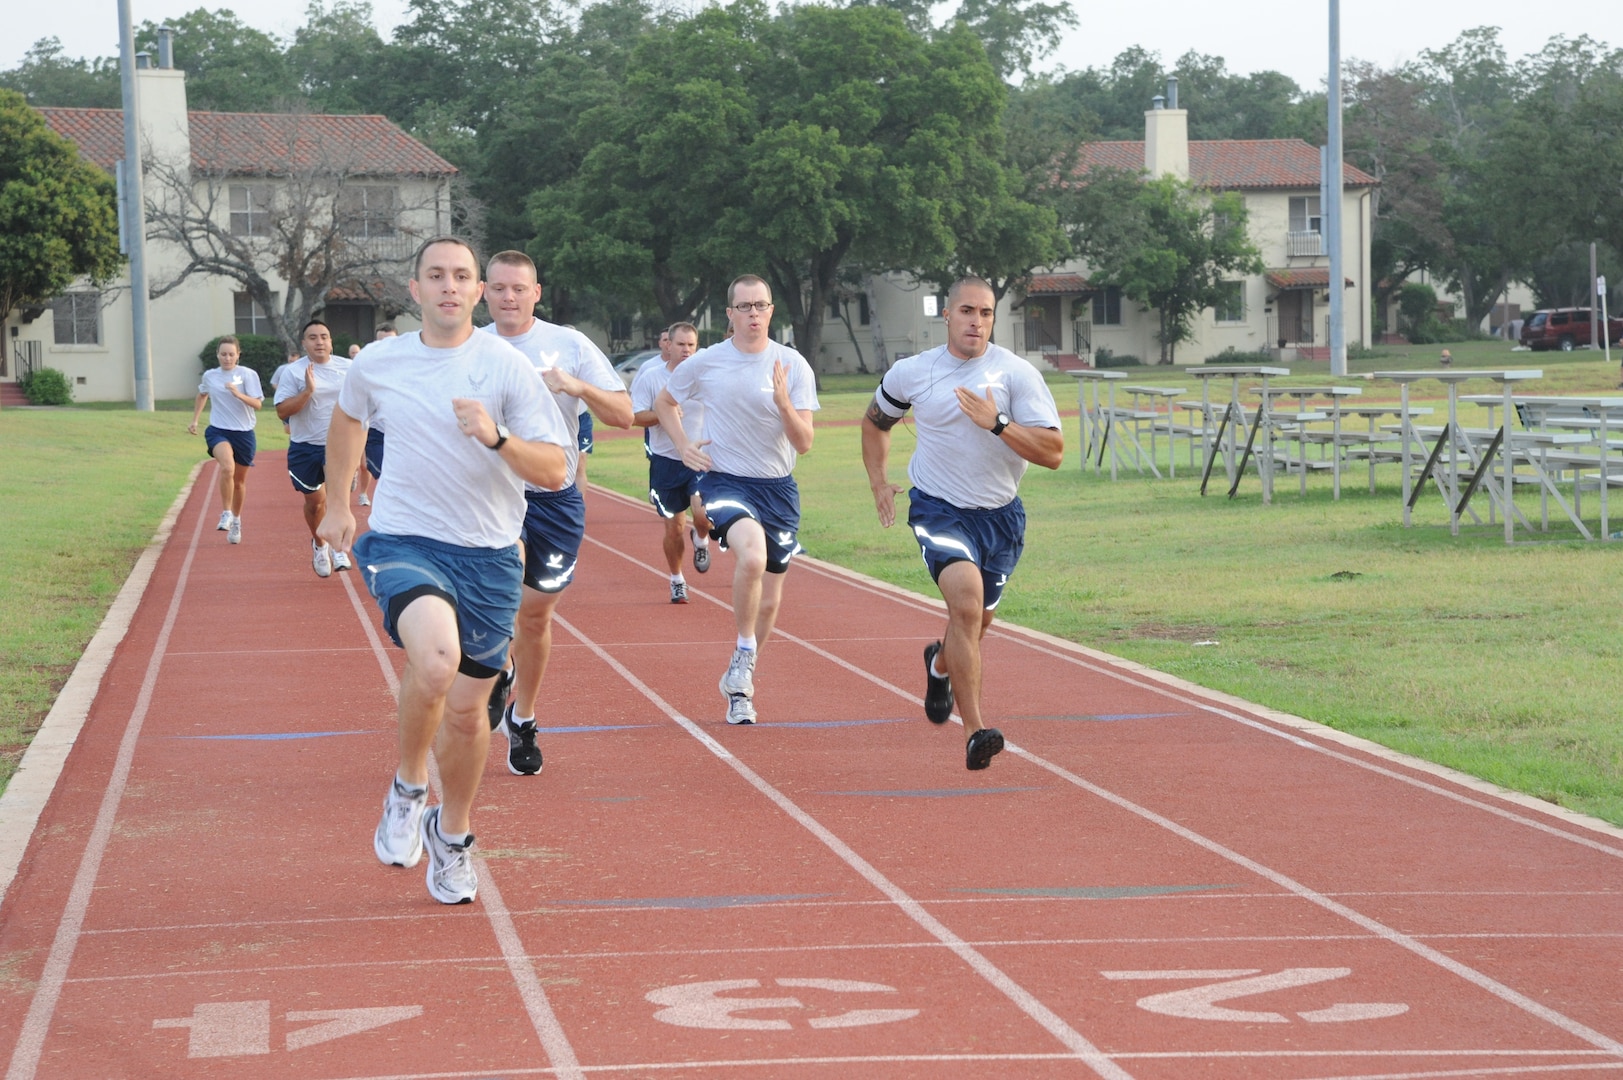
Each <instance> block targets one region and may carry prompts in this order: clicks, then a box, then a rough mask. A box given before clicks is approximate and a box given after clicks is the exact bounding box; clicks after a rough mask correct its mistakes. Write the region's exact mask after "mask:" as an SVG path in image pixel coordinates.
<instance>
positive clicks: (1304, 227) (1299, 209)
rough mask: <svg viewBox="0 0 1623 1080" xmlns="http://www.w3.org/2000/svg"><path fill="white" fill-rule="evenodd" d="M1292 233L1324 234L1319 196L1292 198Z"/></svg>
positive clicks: (1296, 196)
mask: <svg viewBox="0 0 1623 1080" xmlns="http://www.w3.org/2000/svg"><path fill="white" fill-rule="evenodd" d="M1290 231H1291V232H1295V233H1300V232H1313V233H1316V232H1323V231H1324V229H1323V218H1321V217H1320V216H1319V197H1318V196H1317V195H1292V196H1291V221H1290Z"/></svg>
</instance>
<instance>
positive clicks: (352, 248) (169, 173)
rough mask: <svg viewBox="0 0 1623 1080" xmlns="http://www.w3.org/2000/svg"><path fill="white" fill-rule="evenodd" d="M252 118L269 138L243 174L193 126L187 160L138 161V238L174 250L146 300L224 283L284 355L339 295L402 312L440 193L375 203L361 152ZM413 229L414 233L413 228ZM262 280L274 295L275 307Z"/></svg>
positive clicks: (373, 183)
mask: <svg viewBox="0 0 1623 1080" xmlns="http://www.w3.org/2000/svg"><path fill="white" fill-rule="evenodd" d="M263 119H264V122H263V126H262V130H265V131H267V132H269V135H268V136H267V137H266V140H265V142H263V143H262V144H261V145H260V147H259V148H258V153H257V154H256V160H255V161H254V162H253V164H252V174H251V175H244V174H243V171H244V170H243V166H242V165H241V164H240V163H238V162H236V161H234V160H233V159H232V156H231V155H230V154H228V153H227V152H225V149H224V148H223V147H221V146H211V145H208V144H207V143H206V142H203V141H201V137H200V135H199V132H198V131H197V129H196V128H194V129H193V133H192V157H193V161H192V162H185V161H182V162H171V161H165V160H162V159H159V158H152V159H149V160H148V161H147V162H146V163H145V168H146V175H147V181H148V187H147V236H148V238H149V239H151V240H157V241H162V242H164V243H165V244H168V245H171V246H172V247H173V248H174V249H177V250H178V251H179V253H180V259H179V265H178V267H177V269H175V270H174V272H173V273H171V274H169V275H168V276H167V277H166V278H165V279H163V280H161V281H157V282H155V283H154V284H153V285H152V296H153V297H154V298H157V297H160V296H163V295H165V294H166V293H169V292H171V291H173V290H174V289H177V288H179V287H180V286H181V285H182V284H183V283H185V282H186V281H187V280H188V279H190V278H191V277H193V276H194V275H213V276H216V277H224V278H229V279H231V280H233V281H235V282H236V283H237V284H238V285H240V286H241V289H242V291H243V292H245V293H247V294H248V296H249V297H250V298H251V299H252V300H253V302H254V303H255V304H256V305H257V306H258V307H259V309H260V310H261V311H263V312H265V313H266V314H267V315H270V316H272V319H273V323H274V325H275V327H276V332H277V336H278V337H279V338H281V340H282V344H283V345H284V346H286V347H287V348H288V349H290V350H291V349H293V348H294V347H295V346H296V345H297V343H298V335H299V331H300V329H301V328H302V327H303V326H304V324H305V323H306V322H307V321H308V320H309V319H310V318H311V316H313V315H314V314H315V312H317V311H318V310H320V309H321V308H322V307H324V306H325V305H326V302H327V299H328V297H329V296H330V294H331V293H332V292H333V290H334V289H335V288H338V287H340V286H342V287H344V288H345V289H346V290H347V291H350V292H352V293H355V294H358V295H361V296H364V297H366V298H367V299H369V300H371V301H373V302H374V303H377V304H380V305H382V306H383V307H384V308H385V309H386V310H387V309H391V308H392V309H394V310H395V311H405V310H408V309H409V305H410V299H409V297H408V296H407V293H406V285H405V282H406V278H407V275H408V271H409V264H408V261H407V260H408V259H409V257H410V255H411V254H412V252H413V251H414V250H415V247H416V245H417V243H418V242H419V240H420V238H421V235H420V234H421V233H423V232H426V231H427V230H430V229H434V228H435V226H433V225H426V223H429V222H436V221H437V220H438V219H439V210H440V206H441V202H442V199H443V197H444V195H445V192H443V191H441V190H430V188H431V185H429V184H428V183H426V182H423V183H421V184H419V185H418V189H419V190H421V191H422V192H423V194H422V195H421V196H420V197H419V198H417V199H416V200H415V201H413V200H410V199H405V198H402V197H400V194H399V193H401V192H404V191H406V190H408V189H407V188H406V187H404V186H401V187H398V188H396V187H390V188H388V189H387V190H390V191H392V192H394V193H395V194H393V195H390V196H389V197H388V198H387V199H384V198H383V196H381V195H374V193H375V192H378V191H379V190H380V188H381V187H382V185H379V184H378V178H377V176H376V174H375V170H374V169H370V168H368V167H367V166H366V164H365V161H364V159H363V158H362V157H361V156H360V155H361V154H362V153H364V148H360V147H357V146H354V145H352V144H350V143H348V142H347V141H343V142H341V141H338V140H327V139H324V138H323V137H322V136H321V134H320V130H319V129H318V128H315V127H313V126H312V125H311V124H309V123H308V118H307V117H305V116H302V115H299V114H288V115H284V116H278V117H266V118H263ZM451 194H453V195H455V194H456V191H455V189H454V188H453V189H452V191H451ZM234 198H235V203H236V205H233V199H234ZM373 198H377V199H378V200H379V201H378V202H376V203H374V202H372V201H371V200H372V199H373ZM233 210H236V211H237V214H236V215H235V217H236V219H237V220H235V221H234V220H233V217H234V215H233V213H232V211H233ZM245 213H247V220H243V218H244V214H245ZM454 213H455V210H454V209H453V215H454ZM419 222H420V223H425V228H421V229H414V228H413V226H414V224H416V223H419ZM273 274H274V275H275V277H277V278H279V279H280V282H281V283H282V285H283V288H285V293H284V296H283V299H282V303H281V305H280V309H279V310H278V308H277V305H276V303H275V299H274V293H275V292H276V291H277V290H276V288H275V287H274V286H273V284H272V281H271V276H272V275H273Z"/></svg>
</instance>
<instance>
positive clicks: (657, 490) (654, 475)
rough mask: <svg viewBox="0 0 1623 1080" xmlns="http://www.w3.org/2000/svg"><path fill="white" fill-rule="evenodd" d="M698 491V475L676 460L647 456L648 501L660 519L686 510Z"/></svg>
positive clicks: (660, 456) (671, 516)
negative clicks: (657, 512)
mask: <svg viewBox="0 0 1623 1080" xmlns="http://www.w3.org/2000/svg"><path fill="white" fill-rule="evenodd" d="M698 490H699V474H698V473H696V472H694V471H693V470H692V469H690V468H688V467H687V466H686V465H684V464H683V463H682V462H681V461H679V460H678V459H676V458H670V457H665V456H664V455H662V454H649V455H648V501H649V502H650V503H652V504H653V507H654V509H655V510H658V511H659V516H660V517H662V518H673V517H675V516H676V515H678V514H680V513H683V512H684V511H686V510H687V509H688V504H689V502H690V501H691V500H692V498H693V495H694V493H696V492H697V491H698Z"/></svg>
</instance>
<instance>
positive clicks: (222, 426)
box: [186, 334, 265, 544]
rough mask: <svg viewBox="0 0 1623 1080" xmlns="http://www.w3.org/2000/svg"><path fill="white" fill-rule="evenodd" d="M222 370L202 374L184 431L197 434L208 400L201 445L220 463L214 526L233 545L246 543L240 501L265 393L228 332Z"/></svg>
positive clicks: (219, 352) (223, 344)
mask: <svg viewBox="0 0 1623 1080" xmlns="http://www.w3.org/2000/svg"><path fill="white" fill-rule="evenodd" d="M214 355H215V357H216V358H217V359H218V360H219V361H220V366H219V367H216V368H210V369H209V370H208V371H205V372H203V381H202V383H201V384H199V385H198V387H197V407H196V408H195V409H193V410H192V422H191V423H190V424H188V425H187V427H186V430H187V431H188V432H190V433H191V434H193V435H196V434H197V418H198V417H200V416H202V415H203V402H205V401H207V402H209V424H208V427H206V428H204V429H203V441H204V442H205V443H206V444H207V445H208V451H209V456H210V457H212V458H213V459H214V460H215V461H217V462H219V464H220V502H221V503H222V504H223V505H224V507H225V509H224V510H222V511H221V512H220V523H219V524H218V525H216V526H215V528H216V529H218V530H219V531H221V532H224V533H225V538H226V539H227V540H229V541H230V542H231V543H233V544H240V543H242V497H243V494H244V493H245V492H246V491H247V489H248V470H249V469H250V468H251V467H252V466H253V463H254V451H255V449H256V448H257V443H256V442H255V440H254V423H255V421H256V419H257V417H255V416H254V413H255V411H257V410H258V408H259V407H260V405H262V404H264V401H265V392H264V391H263V390H261V389H260V386H259V373H258V372H257V371H255V370H254V369H253V368H246V367H241V366H239V365H238V364H237V358H238V356H239V355H240V350H239V348H238V345H237V339H236V338H235V337H233V336H232V335H230V334H227V335H226V336H225V337H223V338H221V339H220V346H219V348H218V349H217V350H216V351H215V354H214Z"/></svg>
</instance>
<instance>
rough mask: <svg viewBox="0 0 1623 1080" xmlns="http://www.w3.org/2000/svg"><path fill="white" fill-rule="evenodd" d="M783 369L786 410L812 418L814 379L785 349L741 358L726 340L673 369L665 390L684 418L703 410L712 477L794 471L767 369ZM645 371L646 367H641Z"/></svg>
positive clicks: (769, 347)
mask: <svg viewBox="0 0 1623 1080" xmlns="http://www.w3.org/2000/svg"><path fill="white" fill-rule="evenodd" d="M774 362H778V363H782V364H783V365H784V366H785V367H787V368H788V378H789V404H790V405H791V407H793V408H794V409H795V411H797V412H799V411H801V410H806V411H810V412H815V411H817V410H818V409H819V408H821V406H820V405H819V404H818V402H817V378H816V376H814V375H813V374H812V369H811V365H810V364H808V363H806V358H805V357H804V356H801V355H800V354H799V353H797V352H795V350H793V349H791V348H789V347H788V346H786V345H779V344H778V343H777V342H775V341H768V342H767V344H766V348H765V349H764V350H763V351H761V352H758V353H746V352H740V351H739V350H738V348H737V347H736V346H735V345H733V343H732V341H731V339H729V340H727V341H723V342H721V343H720V344H717V345H712V346H710V347H709V348H708V349H701V350H700V351H698V352H696V353H694V354H693V355H692V356H690V357H688V358H687V359H686V360H684V361H682V362H681V363H680V364H678V365H676V370H675V371H673V372H671V377H670V380H669V381H668V382H666V384H665V389H666V390H668V391H670V395H671V397H673V398H675V399H676V403H677V404H678V405H680V406H682V411H683V412H684V413H686V412H687V410H688V409H690V408H691V407H692V406H691V405H689V404H688V403H689V402H697V403H698V404H700V405H702V406H703V407H704V426H705V435H706V437H707V438H708V439H709V440H710V445H709V446H707V447H705V448H704V449H705V452H706V453H707V454H709V455H710V461H711V463H712V465H713V466H714V468H715V470H716V471H717V472H724V473H730V474H731V475H733V476H749V477H756V478H762V479H776V478H778V477H782V476H788V475H789V474H790V473H792V472H794V471H795V459H796V457H797V455H796V454H795V448H794V447H793V446H790V445H789V437H788V436H787V435H785V434H784V432H783V418H782V417H780V416H779V415H778V406H777V404H776V403H775V402H774V401H773V400H772V365H773V363H774ZM644 366H645V367H646V366H647V365H644Z"/></svg>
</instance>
